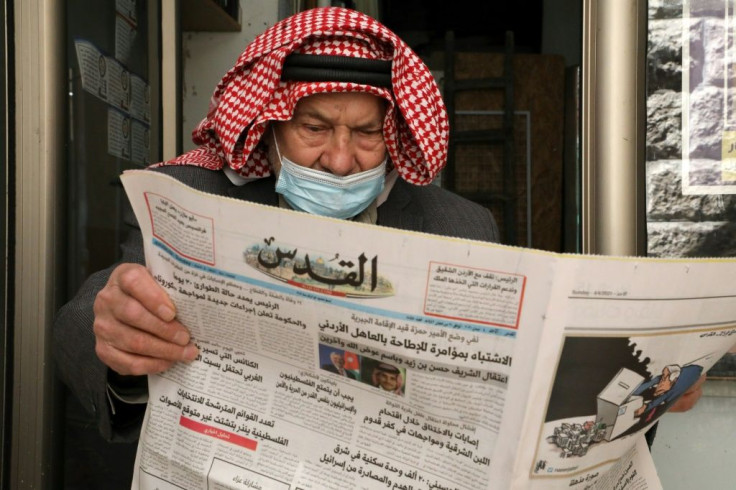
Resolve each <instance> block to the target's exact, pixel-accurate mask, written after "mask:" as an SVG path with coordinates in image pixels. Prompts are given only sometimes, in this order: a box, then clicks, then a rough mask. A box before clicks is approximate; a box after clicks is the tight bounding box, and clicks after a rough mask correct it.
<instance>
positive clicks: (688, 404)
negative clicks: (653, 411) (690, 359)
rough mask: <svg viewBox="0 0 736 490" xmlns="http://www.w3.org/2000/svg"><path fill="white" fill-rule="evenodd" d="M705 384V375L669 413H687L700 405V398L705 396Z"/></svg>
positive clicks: (679, 399) (683, 395)
mask: <svg viewBox="0 0 736 490" xmlns="http://www.w3.org/2000/svg"><path fill="white" fill-rule="evenodd" d="M703 383H705V374H703V375H702V376H700V378H699V379H698V380H697V381H696V382H695V383H693V385H692V386H691V387H690V389H688V390H687V391H686V392H685V393H683V394H682V396H681V397H680V398H678V399H677V401H676V402H675V403H673V404H672V406H671V407H670V408H669V410H668V411H669V412H687V411H688V410H690V409H691V408H693V407H694V406H695V404H696V403H698V400H700V397H701V396H703Z"/></svg>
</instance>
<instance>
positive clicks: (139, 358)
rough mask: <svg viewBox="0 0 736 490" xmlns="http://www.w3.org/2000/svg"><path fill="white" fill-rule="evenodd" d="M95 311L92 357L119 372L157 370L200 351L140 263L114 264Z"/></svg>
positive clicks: (143, 372) (189, 357)
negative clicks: (95, 353)
mask: <svg viewBox="0 0 736 490" xmlns="http://www.w3.org/2000/svg"><path fill="white" fill-rule="evenodd" d="M94 313H95V322H94V328H93V330H94V334H95V339H96V345H95V351H96V352H97V356H98V357H99V358H100V359H101V360H102V362H103V363H105V364H106V365H107V366H108V367H110V368H111V369H113V370H114V371H116V372H117V373H119V374H123V375H143V374H153V373H160V372H161V371H165V370H166V369H168V368H169V367H170V366H171V365H172V364H173V363H174V362H177V361H192V360H193V359H195V358H196V357H197V354H198V353H199V352H198V350H197V347H196V346H195V345H194V344H193V343H192V342H191V340H190V336H189V331H188V330H187V329H186V327H184V325H182V324H181V323H179V322H178V321H177V320H176V319H175V317H176V310H175V309H174V304H173V303H172V302H171V299H170V298H169V295H168V294H167V293H166V291H164V289H163V288H162V287H161V286H160V285H159V284H158V283H157V282H156V280H155V279H154V278H153V277H152V276H151V274H150V273H149V272H148V270H147V269H146V268H145V267H143V266H142V265H139V264H121V265H119V266H118V267H116V268H115V269H114V270H113V272H112V274H111V275H110V279H109V280H108V281H107V284H106V285H105V287H104V288H103V289H102V290H101V291H100V292H99V293H98V294H97V297H96V298H95V304H94Z"/></svg>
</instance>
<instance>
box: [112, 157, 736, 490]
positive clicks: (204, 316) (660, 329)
mask: <svg viewBox="0 0 736 490" xmlns="http://www.w3.org/2000/svg"><path fill="white" fill-rule="evenodd" d="M122 181H123V184H124V186H125V189H126V192H127V194H128V197H129V199H130V201H131V204H132V206H133V209H134V211H135V214H136V217H137V219H138V223H139V225H140V228H141V231H142V233H143V238H144V245H145V254H146V264H147V267H148V268H149V270H150V271H151V273H152V274H153V276H154V277H155V278H156V280H157V281H158V282H159V284H161V285H162V286H163V287H164V288H165V290H166V291H167V292H168V294H169V295H170V296H171V298H172V300H173V301H174V303H175V305H176V308H177V317H178V319H179V320H180V321H181V322H182V323H183V324H184V325H186V326H187V327H188V328H189V329H190V331H191V333H192V338H193V339H194V342H195V343H196V344H197V346H198V348H199V351H200V355H199V357H198V358H197V359H196V360H195V361H194V362H192V363H190V364H184V363H179V364H177V365H175V366H174V367H172V368H171V369H169V370H168V371H166V372H164V373H161V374H159V375H151V376H149V401H148V405H147V410H146V416H145V420H144V423H143V428H142V430H141V436H140V440H139V447H138V452H137V456H136V463H135V474H134V480H133V488H134V489H175V488H177V489H178V488H188V489H199V488H202V489H205V488H207V489H248V488H255V489H344V488H366V489H379V488H385V489H404V490H429V489H446V490H450V489H457V490H460V489H479V488H488V489H496V488H498V489H505V488H533V487H535V486H538V487H539V488H563V487H564V488H571V487H572V488H596V485H603V483H602V482H608V483H610V482H611V481H612V479H613V480H616V483H615V484H614V485H615V488H621V489H624V488H660V485H659V482H658V480H657V477H656V470H654V467H653V463H652V461H651V456H650V455H649V451H648V449H647V446H646V443H645V442H644V439H643V434H644V432H645V431H646V429H647V428H648V427H650V426H651V425H652V424H653V423H654V422H655V421H656V420H657V418H659V417H660V416H661V415H662V414H663V413H664V412H665V411H666V409H667V408H668V407H669V406H670V405H671V404H672V403H673V402H674V401H675V400H676V399H677V397H678V396H679V395H680V394H682V393H683V392H684V391H685V390H686V389H687V388H688V387H689V386H690V385H691V384H692V383H693V382H694V381H695V380H696V379H697V378H698V377H699V375H700V374H701V373H703V372H705V371H706V370H707V368H708V367H709V366H710V365H712V364H713V363H714V362H715V361H716V360H717V359H718V358H719V357H720V355H722V354H723V353H724V352H726V351H728V350H729V348H730V347H731V346H732V345H733V344H734V342H736V337H732V335H734V334H735V333H736V305H734V301H733V298H734V295H736V281H734V278H736V260H726V259H690V260H671V261H667V260H662V259H656V260H655V259H641V258H636V259H623V258H607V257H590V256H573V255H562V254H554V253H549V252H542V251H538V250H530V249H520V248H514V247H508V246H502V245H498V244H490V243H482V242H475V241H470V240H461V239H455V238H448V237H441V236H435V235H428V234H421V233H415V232H406V231H402V230H397V229H391V228H386V227H380V226H374V225H366V224H361V223H354V222H349V221H341V220H334V219H330V218H324V217H319V216H312V215H307V214H305V213H299V212H294V211H290V210H284V209H279V208H275V207H268V206H261V205H258V204H253V203H248V202H244V201H239V200H234V199H230V198H224V197H220V196H214V195H210V194H206V193H203V192H199V191H196V190H194V189H191V188H188V187H186V186H185V185H183V184H181V183H179V182H178V181H176V180H175V179H173V178H171V177H168V176H165V175H162V174H159V173H156V172H150V171H128V172H125V174H124V175H123V176H122ZM642 444H643V448H642ZM600 488H613V487H611V486H610V485H609V486H600Z"/></svg>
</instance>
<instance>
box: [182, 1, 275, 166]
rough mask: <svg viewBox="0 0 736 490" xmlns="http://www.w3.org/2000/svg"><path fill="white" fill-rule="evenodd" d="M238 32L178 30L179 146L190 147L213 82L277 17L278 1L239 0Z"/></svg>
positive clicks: (205, 108) (189, 148)
mask: <svg viewBox="0 0 736 490" xmlns="http://www.w3.org/2000/svg"><path fill="white" fill-rule="evenodd" d="M240 11H241V14H240V15H241V19H240V23H241V26H242V28H241V30H240V32H184V33H183V34H182V47H181V53H182V149H183V151H185V152H186V151H188V150H191V149H193V148H194V143H192V129H194V127H195V126H196V125H197V124H198V123H199V121H201V120H202V118H203V117H204V116H205V115H206V114H207V108H208V107H209V101H210V97H211V96H212V92H213V91H214V90H215V85H217V83H218V82H219V81H220V79H221V78H222V76H223V75H224V74H225V72H227V71H228V70H229V69H230V68H231V67H232V66H233V65H234V64H235V60H236V59H237V58H238V56H240V53H242V52H243V51H244V50H245V47H246V46H247V45H248V43H249V42H251V41H252V40H253V38H255V36H257V35H258V34H260V33H261V32H263V31H264V30H265V29H266V28H267V27H269V26H271V25H273V24H275V23H276V21H277V19H278V2H275V1H273V0H240Z"/></svg>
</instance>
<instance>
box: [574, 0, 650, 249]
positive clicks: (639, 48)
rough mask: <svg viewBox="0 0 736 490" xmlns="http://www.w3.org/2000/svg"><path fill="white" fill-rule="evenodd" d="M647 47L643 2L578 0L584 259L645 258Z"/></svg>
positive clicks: (641, 0) (645, 5)
mask: <svg viewBox="0 0 736 490" xmlns="http://www.w3.org/2000/svg"><path fill="white" fill-rule="evenodd" d="M646 46H647V2H646V0H584V3H583V62H582V103H581V106H582V114H581V119H582V122H581V128H582V135H581V150H582V210H581V215H582V216H581V227H582V230H581V231H582V251H583V252H584V253H597V254H605V255H623V256H630V255H646V243H647V242H646V241H647V237H646V182H645V181H646V167H645V151H646V146H645V145H646Z"/></svg>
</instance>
